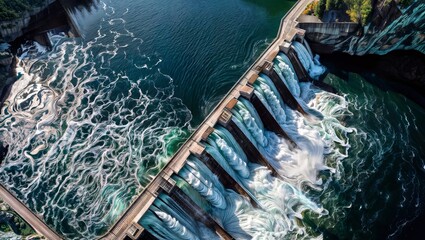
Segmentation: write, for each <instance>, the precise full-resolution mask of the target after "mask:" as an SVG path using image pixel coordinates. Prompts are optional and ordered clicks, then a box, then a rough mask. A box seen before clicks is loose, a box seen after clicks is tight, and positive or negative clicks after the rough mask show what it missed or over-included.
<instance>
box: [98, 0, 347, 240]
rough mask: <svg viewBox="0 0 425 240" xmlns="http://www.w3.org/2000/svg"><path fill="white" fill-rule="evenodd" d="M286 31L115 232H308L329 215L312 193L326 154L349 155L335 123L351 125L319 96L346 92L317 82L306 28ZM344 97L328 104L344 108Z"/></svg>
mask: <svg viewBox="0 0 425 240" xmlns="http://www.w3.org/2000/svg"><path fill="white" fill-rule="evenodd" d="M299 4H305V3H299ZM294 8H296V7H294ZM282 24H283V25H284V24H286V23H285V22H284V21H282ZM282 29H283V31H282ZM279 34H280V35H281V38H279V39H277V40H275V42H274V44H272V45H271V46H270V47H269V48H268V49H267V50H266V52H265V54H263V56H262V57H261V58H260V60H258V61H257V62H256V63H254V65H253V67H252V68H251V69H250V70H248V71H247V73H246V74H245V75H244V77H242V78H241V80H240V81H238V83H237V84H236V85H235V86H234V87H233V88H232V90H231V91H230V92H229V94H228V95H226V97H225V98H224V99H223V100H222V101H221V102H220V103H219V105H218V106H217V107H216V109H215V110H214V111H213V112H212V113H211V114H210V115H209V116H208V117H207V119H206V120H205V121H204V122H203V124H201V126H200V127H199V128H198V129H197V130H196V131H195V132H194V133H193V135H192V136H191V138H190V139H189V140H188V141H187V142H186V143H185V144H184V145H183V146H182V147H181V148H180V150H179V151H178V152H177V153H176V155H175V156H174V157H173V159H171V161H170V162H169V163H168V164H167V165H166V166H165V168H164V169H163V170H162V172H161V173H160V174H159V175H158V176H157V177H156V178H155V179H154V180H153V181H152V182H151V183H150V185H149V186H148V187H147V188H146V190H145V192H144V193H142V194H141V195H140V196H139V198H138V199H137V200H136V202H135V203H134V204H133V206H136V207H138V209H140V211H139V212H137V213H135V211H134V210H132V211H128V212H127V213H126V214H125V215H124V216H123V218H122V219H130V220H133V223H132V227H131V228H129V227H128V225H125V224H122V225H119V224H117V225H116V226H115V227H114V228H113V229H112V230H111V231H110V233H111V234H114V235H115V236H124V237H126V238H128V239H140V238H141V236H145V235H144V233H145V232H147V233H146V234H147V235H146V236H148V237H149V238H156V239H170V236H171V235H172V236H174V238H175V239H282V238H291V237H295V236H304V237H305V236H308V230H307V228H308V227H309V226H308V224H309V223H308V222H303V219H304V215H305V214H313V215H316V216H323V215H326V214H327V210H326V209H324V208H323V207H322V206H320V205H319V204H318V203H317V202H318V201H317V199H316V200H315V199H311V198H310V197H309V194H308V191H309V190H315V189H320V188H321V185H322V179H321V178H320V173H323V172H325V174H326V173H332V172H333V171H334V170H333V168H332V167H330V166H328V165H327V164H326V160H325V158H326V156H329V155H337V156H339V157H340V159H341V158H343V156H344V154H343V153H341V152H340V151H339V150H337V148H334V146H335V145H336V144H340V145H344V144H346V143H345V140H344V138H341V137H340V136H338V135H337V134H335V131H341V132H344V133H346V134H348V133H349V132H350V131H351V129H349V128H345V127H343V125H342V124H340V123H339V121H338V120H337V119H336V117H335V116H333V115H332V113H333V112H332V111H329V108H331V107H328V106H327V105H326V104H327V103H326V102H325V103H322V102H320V103H317V101H321V99H325V98H336V99H339V98H338V96H337V95H335V94H333V93H326V92H325V91H323V90H321V89H319V88H317V87H315V84H314V81H317V80H314V79H318V77H319V76H320V75H321V74H323V73H324V72H325V68H324V67H323V66H321V64H320V62H319V61H318V58H317V57H316V58H314V57H313V56H314V55H313V53H312V52H311V50H310V48H309V46H308V43H307V42H306V41H305V40H303V39H302V38H303V37H302V31H298V30H297V29H296V28H295V29H294V28H291V27H289V28H288V29H284V28H281V32H280V33H279ZM300 39H301V40H302V41H301V42H302V43H300V42H299V41H300ZM282 40H283V41H282ZM279 41H280V42H279ZM276 44H278V49H279V51H276V50H275V49H276V48H274V47H276ZM311 81H313V82H311ZM340 100H341V102H337V103H334V102H332V103H330V104H332V106H334V108H337V107H341V108H343V107H344V101H343V98H342V99H340ZM323 105H326V106H323ZM331 123H332V124H333V125H331ZM336 128H338V129H337V130H335V129H336ZM338 154H339V155H338ZM301 222H302V224H301ZM135 229H141V230H140V231H135ZM131 230H133V231H131ZM109 236H110V235H107V236H105V239H111V238H110V237H109Z"/></svg>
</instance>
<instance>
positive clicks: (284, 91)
mask: <svg viewBox="0 0 425 240" xmlns="http://www.w3.org/2000/svg"><path fill="white" fill-rule="evenodd" d="M263 72H264V73H265V74H266V75H267V76H268V77H269V78H270V79H271V80H272V82H273V84H274V85H275V87H276V89H277V91H278V92H279V94H280V97H281V98H282V99H283V101H284V102H285V104H286V105H288V106H289V107H290V108H292V109H294V110H297V111H298V112H300V113H301V114H303V115H307V113H306V112H305V111H304V109H303V108H302V107H301V105H300V104H299V103H298V101H297V99H295V97H294V96H293V95H292V93H291V91H290V90H289V89H288V87H287V86H286V84H285V83H284V82H283V80H282V79H280V77H279V75H278V74H277V73H276V71H275V70H274V68H273V63H271V62H265V63H264V68H263Z"/></svg>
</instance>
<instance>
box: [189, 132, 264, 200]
mask: <svg viewBox="0 0 425 240" xmlns="http://www.w3.org/2000/svg"><path fill="white" fill-rule="evenodd" d="M204 140H205V139H204ZM196 149H197V150H196V151H197V152H192V153H193V154H194V155H195V156H196V157H197V158H198V159H199V160H201V161H202V163H204V164H205V165H206V166H207V167H208V168H209V169H210V170H211V171H212V172H213V173H214V174H215V175H216V176H217V177H218V179H219V180H220V182H221V183H223V185H224V186H225V187H226V188H229V189H232V190H233V191H235V192H237V193H239V194H240V195H241V196H244V197H246V198H247V199H249V201H250V203H251V204H252V206H254V207H256V208H259V207H260V206H259V204H258V203H257V201H256V200H255V198H254V197H253V196H251V194H250V193H249V192H248V191H247V190H246V189H245V187H244V186H242V185H241V184H239V183H238V182H237V181H236V180H235V179H234V178H233V177H232V176H230V175H229V174H228V173H227V172H226V171H225V170H224V169H223V168H222V167H221V166H220V164H219V163H218V162H217V161H216V160H215V159H214V158H213V157H212V156H211V155H210V154H209V153H208V152H206V151H205V147H203V146H201V145H199V146H198V147H197V148H196ZM192 151H195V150H192Z"/></svg>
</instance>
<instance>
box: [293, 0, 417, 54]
mask: <svg viewBox="0 0 425 240" xmlns="http://www.w3.org/2000/svg"><path fill="white" fill-rule="evenodd" d="M341 24H343V23H341ZM300 27H301V28H303V24H300ZM309 30H310V31H309ZM306 31H307V33H306V37H307V39H308V40H309V41H310V42H312V47H313V48H315V50H317V51H318V52H323V50H325V51H326V52H328V53H329V52H333V51H340V52H345V53H349V54H351V55H365V54H379V55H383V54H386V53H388V52H390V51H393V50H417V51H420V52H422V53H425V2H424V1H422V0H417V1H415V2H413V3H412V4H411V5H410V6H409V7H408V8H406V9H402V10H400V9H398V7H397V5H396V4H395V3H394V2H392V3H390V4H388V5H378V6H377V7H375V10H374V13H373V16H372V20H371V22H370V23H369V24H368V25H367V26H365V27H363V28H359V30H357V31H353V32H350V33H349V34H328V33H326V32H323V31H321V32H318V31H315V30H314V29H308V28H306Z"/></svg>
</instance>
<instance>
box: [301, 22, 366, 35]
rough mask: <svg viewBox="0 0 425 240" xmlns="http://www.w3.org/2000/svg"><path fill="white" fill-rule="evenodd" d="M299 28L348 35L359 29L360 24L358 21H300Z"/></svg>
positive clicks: (328, 33)
mask: <svg viewBox="0 0 425 240" xmlns="http://www.w3.org/2000/svg"><path fill="white" fill-rule="evenodd" d="M298 27H299V28H302V29H304V30H306V32H308V33H318V34H327V35H339V36H348V35H350V34H352V33H354V32H356V31H357V29H358V28H359V24H357V23H351V22H347V23H345V22H344V23H338V22H335V23H318V22H312V23H308V22H300V23H299V24H298Z"/></svg>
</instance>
